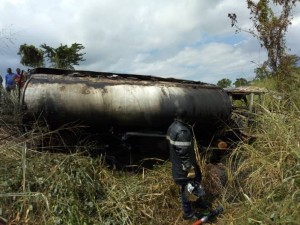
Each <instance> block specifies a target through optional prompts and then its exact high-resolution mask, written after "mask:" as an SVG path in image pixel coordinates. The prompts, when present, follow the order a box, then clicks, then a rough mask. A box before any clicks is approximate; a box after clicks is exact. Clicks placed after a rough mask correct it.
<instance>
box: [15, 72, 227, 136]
mask: <svg viewBox="0 0 300 225" xmlns="http://www.w3.org/2000/svg"><path fill="white" fill-rule="evenodd" d="M21 105H22V108H23V109H24V113H25V114H24V115H25V116H24V118H26V119H27V120H28V119H29V120H31V119H33V118H38V117H40V116H41V115H43V116H44V117H45V118H46V119H47V121H48V123H49V124H50V125H52V126H54V127H55V126H59V125H62V124H64V123H68V122H73V121H78V122H82V123H83V124H86V125H88V126H91V127H93V128H99V129H102V128H107V127H119V128H122V129H127V130H142V129H144V130H161V131H164V130H165V129H166V128H167V127H168V126H169V125H170V124H171V123H172V121H173V119H174V115H175V113H176V112H177V111H178V109H181V110H185V111H186V112H187V115H188V118H189V119H190V120H191V121H193V122H197V126H199V127H202V128H205V129H216V127H217V126H219V125H220V124H221V123H223V122H225V121H226V120H228V119H229V118H230V114H231V103H230V99H229V97H228V95H227V93H226V92H225V91H223V89H221V88H219V87H217V86H214V85H209V84H205V83H202V82H194V81H187V80H179V79H173V78H160V77H154V76H143V75H131V74H117V73H104V72H90V71H69V70H55V69H45V68H38V69H35V70H33V71H32V72H31V77H30V79H29V80H28V81H27V83H26V84H25V86H24V88H23V91H22V96H21Z"/></svg>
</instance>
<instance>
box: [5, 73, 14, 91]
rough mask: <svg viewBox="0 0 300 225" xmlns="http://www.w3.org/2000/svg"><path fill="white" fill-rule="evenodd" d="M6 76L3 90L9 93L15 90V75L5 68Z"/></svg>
mask: <svg viewBox="0 0 300 225" xmlns="http://www.w3.org/2000/svg"><path fill="white" fill-rule="evenodd" d="M6 71H7V74H6V75H5V90H6V91H7V92H11V90H15V89H16V78H17V74H14V73H13V72H12V70H11V68H7V70H6Z"/></svg>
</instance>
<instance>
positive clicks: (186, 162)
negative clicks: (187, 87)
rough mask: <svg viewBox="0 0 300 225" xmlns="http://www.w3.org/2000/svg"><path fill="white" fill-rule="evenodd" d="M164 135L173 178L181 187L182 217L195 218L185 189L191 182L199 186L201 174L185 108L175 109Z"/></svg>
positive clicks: (195, 215)
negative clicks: (172, 118)
mask: <svg viewBox="0 0 300 225" xmlns="http://www.w3.org/2000/svg"><path fill="white" fill-rule="evenodd" d="M166 137H167V141H168V146H169V151H170V160H171V163H172V176H173V180H174V182H175V183H176V184H177V185H179V186H180V189H181V203H182V210H183V218H184V219H186V220H189V219H197V218H198V216H197V213H196V212H193V209H192V203H191V202H190V201H189V200H188V198H187V194H186V189H187V187H188V185H191V183H192V182H193V183H197V184H199V185H198V187H200V188H201V185H200V182H201V178H202V175H201V171H200V168H199V166H198V165H197V160H196V155H195V151H194V142H193V132H192V129H191V126H190V125H189V124H188V123H187V112H186V111H185V110H177V113H176V115H175V119H174V122H173V123H172V124H171V125H170V127H169V128H168V131H167V136H166ZM198 190H199V189H198ZM201 191H202V193H200V195H202V194H203V195H204V191H203V189H202V190H200V192H201Z"/></svg>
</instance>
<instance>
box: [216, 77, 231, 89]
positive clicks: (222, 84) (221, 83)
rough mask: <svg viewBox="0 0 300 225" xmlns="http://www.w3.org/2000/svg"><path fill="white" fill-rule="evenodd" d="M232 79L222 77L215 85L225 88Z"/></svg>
mask: <svg viewBox="0 0 300 225" xmlns="http://www.w3.org/2000/svg"><path fill="white" fill-rule="evenodd" d="M231 83H232V81H231V80H229V79H228V78H223V79H221V80H219V81H218V83H217V85H218V86H219V87H221V88H227V87H230V86H231Z"/></svg>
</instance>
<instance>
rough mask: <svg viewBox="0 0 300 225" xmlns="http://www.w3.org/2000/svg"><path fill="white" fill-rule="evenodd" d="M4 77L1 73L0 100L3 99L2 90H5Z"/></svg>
mask: <svg viewBox="0 0 300 225" xmlns="http://www.w3.org/2000/svg"><path fill="white" fill-rule="evenodd" d="M2 83H3V78H2V75H1V74H0V102H1V100H2V91H3V84H2Z"/></svg>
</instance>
